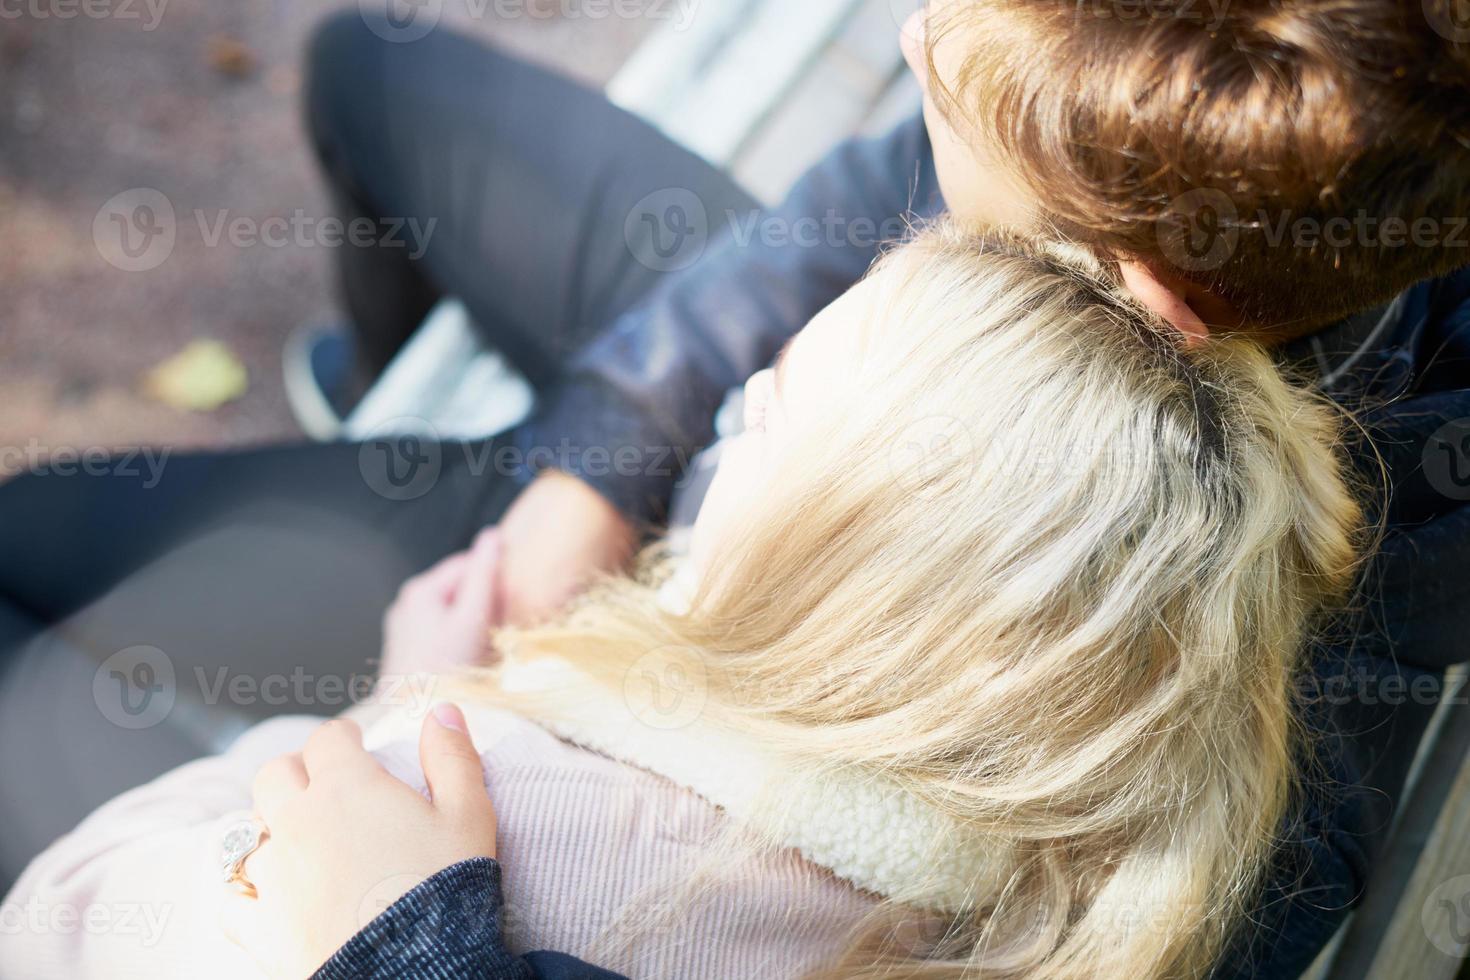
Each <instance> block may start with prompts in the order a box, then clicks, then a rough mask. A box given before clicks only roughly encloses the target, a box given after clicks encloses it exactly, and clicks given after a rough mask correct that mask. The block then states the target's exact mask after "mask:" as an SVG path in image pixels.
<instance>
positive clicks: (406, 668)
mask: <svg viewBox="0 0 1470 980" xmlns="http://www.w3.org/2000/svg"><path fill="white" fill-rule="evenodd" d="M500 542H501V536H500V533H499V531H497V530H496V529H495V528H489V529H487V530H484V531H481V532H480V536H479V537H477V538H476V539H475V543H474V545H473V546H471V547H470V549H469V550H468V551H461V552H459V553H458V554H454V555H450V556H449V557H448V558H445V559H444V560H443V561H441V562H439V564H437V565H435V566H434V567H432V568H430V569H429V570H428V571H426V572H422V573H420V574H418V575H415V576H414V577H413V578H411V579H409V580H408V581H407V582H404V583H403V587H402V588H401V589H399V590H398V597H397V598H396V599H394V600H393V605H391V606H389V607H388V612H387V613H386V614H385V615H384V617H383V662H382V664H381V666H380V667H379V671H378V672H379V674H381V675H382V676H384V677H393V676H402V675H405V674H418V673H433V674H443V673H449V672H451V671H453V670H455V669H457V668H460V667H469V666H473V665H474V664H478V663H484V662H485V661H487V660H489V659H490V658H491V656H492V653H493V651H492V650H491V648H490V628H491V626H493V625H495V624H496V623H497V622H498V621H499V618H500V616H499V611H498V609H497V606H498V601H497V596H498V595H499V593H500V583H499V578H500V555H501V546H500Z"/></svg>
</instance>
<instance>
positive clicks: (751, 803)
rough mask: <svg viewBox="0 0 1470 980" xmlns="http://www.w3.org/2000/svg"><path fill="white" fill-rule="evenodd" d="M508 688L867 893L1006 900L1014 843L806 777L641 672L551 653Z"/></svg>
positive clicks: (821, 777)
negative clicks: (546, 701)
mask: <svg viewBox="0 0 1470 980" xmlns="http://www.w3.org/2000/svg"><path fill="white" fill-rule="evenodd" d="M501 683H502V685H503V686H504V688H505V689H506V690H507V691H508V692H512V693H526V694H537V695H546V694H553V695H555V703H556V704H557V710H556V713H555V715H554V716H552V715H550V714H546V715H545V716H543V717H537V712H536V710H535V709H534V708H533V709H531V710H530V711H525V710H521V709H518V710H520V713H522V714H525V715H526V716H527V717H529V718H530V720H532V721H535V722H536V723H537V724H539V725H541V726H542V727H544V728H546V729H548V730H549V731H551V732H552V733H554V734H555V735H557V736H558V737H560V738H562V739H564V740H565V741H568V742H571V743H573V744H575V745H579V746H581V747H583V748H586V749H590V750H592V751H594V752H598V753H600V754H602V755H606V756H609V757H611V758H613V759H617V760H619V761H621V762H625V763H628V764H630V765H634V766H637V767H639V768H641V769H646V770H648V771H650V772H653V773H657V774H658V775H660V776H663V777H665V778H667V779H669V780H671V781H673V782H675V783H677V784H679V785H680V786H683V787H685V788H687V789H689V790H691V791H693V792H694V793H696V794H698V795H699V796H701V797H703V798H704V799H706V800H708V801H709V802H710V803H712V804H714V805H715V806H717V807H719V808H720V809H722V810H724V811H725V812H727V813H728V814H729V815H730V816H731V817H732V818H734V819H736V820H738V821H740V822H741V823H743V824H745V825H747V826H749V827H751V828H752V829H754V830H755V831H757V832H758V833H760V834H762V835H763V836H764V837H765V838H766V839H769V840H772V841H775V842H777V843H778V844H780V845H781V846H784V847H790V848H795V849H796V850H797V851H799V852H800V853H801V854H802V855H803V856H804V857H805V858H806V859H807V860H809V861H811V862H812V863H814V864H817V865H820V866H821V867H824V868H827V869H829V870H830V871H832V872H833V873H834V874H836V875H837V876H838V877H841V878H844V879H846V880H847V881H849V882H851V883H852V884H854V885H856V886H857V887H859V888H862V889H866V890H867V891H870V892H874V893H876V894H878V895H882V896H884V897H887V898H890V899H892V900H894V901H897V902H901V903H904V904H909V905H915V906H918V907H920V908H926V909H931V910H935V911H939V912H946V913H954V912H959V911H962V910H964V909H966V908H968V907H970V906H971V905H972V904H973V901H974V899H975V897H976V896H982V895H987V894H995V893H996V892H997V891H998V890H999V889H1000V887H1001V886H1002V885H1003V884H1004V881H1005V878H1006V876H1007V875H1008V874H1009V873H1010V870H1011V867H1012V862H1011V861H1010V860H1009V856H1010V855H1009V848H1008V845H1006V844H1004V843H1003V842H1000V841H998V840H995V839H987V838H985V837H984V836H982V835H979V834H976V833H975V832H974V831H971V830H968V829H967V828H965V827H964V826H963V825H962V824H961V823H960V822H958V821H956V820H955V819H954V818H952V817H951V816H949V815H948V814H946V813H944V812H942V811H940V810H938V809H936V808H934V807H932V806H930V805H928V804H927V803H926V802H924V801H922V800H920V799H919V798H918V797H916V796H914V795H913V794H911V793H908V792H905V791H904V790H903V789H901V788H900V787H899V786H898V784H897V783H895V782H893V781H891V780H888V779H885V778H883V777H881V776H874V775H868V774H842V773H833V772H823V773H810V772H800V771H795V770H794V769H793V768H792V767H791V766H789V765H783V764H782V763H781V762H780V761H778V760H777V759H776V758H775V757H774V756H773V755H772V754H771V753H770V752H768V751H766V750H764V749H762V747H761V746H759V745H756V744H754V742H753V741H751V740H748V739H745V738H743V737H741V736H738V735H735V734H732V733H730V732H726V731H723V730H717V729H716V727H715V726H714V725H713V724H711V723H709V722H707V721H706V720H704V718H703V717H702V712H701V711H700V707H701V706H700V705H699V704H694V703H683V704H681V703H678V702H674V701H671V702H669V703H666V704H654V703H652V702H650V701H648V699H646V698H640V696H639V692H638V691H636V690H633V689H631V686H632V685H636V684H637V683H638V681H637V679H636V678H634V677H633V676H632V675H630V679H629V685H625V688H628V689H625V690H624V691H622V692H618V691H613V690H609V689H608V688H607V687H605V686H604V685H602V684H600V683H599V682H597V681H596V680H594V679H593V678H591V677H589V676H587V675H586V674H584V673H582V672H581V671H579V670H577V669H576V668H575V667H573V666H572V665H571V664H569V663H568V662H566V661H564V660H560V659H557V658H546V657H540V658H536V659H534V660H531V661H528V662H526V663H515V664H509V665H507V666H506V667H505V668H504V669H503V670H502V672H501ZM682 696H687V697H695V696H696V695H694V694H691V693H689V692H684V694H683V695H682ZM762 801H765V805H763V804H762ZM770 801H779V802H778V805H774V806H772V805H770Z"/></svg>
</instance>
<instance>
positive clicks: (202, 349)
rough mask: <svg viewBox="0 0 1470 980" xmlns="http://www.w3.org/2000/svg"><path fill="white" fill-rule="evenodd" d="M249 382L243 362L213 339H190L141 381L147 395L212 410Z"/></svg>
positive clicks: (187, 407) (174, 404)
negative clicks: (181, 348)
mask: <svg viewBox="0 0 1470 980" xmlns="http://www.w3.org/2000/svg"><path fill="white" fill-rule="evenodd" d="M249 386H250V385H249V377H248V375H247V374H246V371H245V365H244V364H242V363H240V359H239V358H238V357H236V356H235V355H234V354H233V353H231V352H230V349H229V348H228V347H226V346H225V345H224V344H222V343H220V342H219V341H217V340H193V341H190V342H189V343H188V344H187V345H186V346H185V347H184V349H183V350H181V351H179V352H178V353H177V354H175V355H174V356H173V357H170V358H169V359H168V360H166V361H164V362H163V363H162V364H160V365H158V366H157V367H155V368H154V369H153V370H152V371H150V372H148V376H147V378H145V379H144V382H143V387H144V389H145V390H146V391H147V392H148V394H149V395H150V396H152V397H153V398H156V399H157V400H159V401H161V402H163V403H164V404H165V405H168V406H171V407H173V408H177V409H180V410H182V411H185V412H212V411H214V410H215V409H216V408H219V407H220V406H221V405H223V404H225V403H226V402H232V401H234V400H235V399H236V398H239V397H240V396H241V395H243V394H245V391H246V389H247V388H248V387H249Z"/></svg>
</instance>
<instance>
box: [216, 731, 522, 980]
mask: <svg viewBox="0 0 1470 980" xmlns="http://www.w3.org/2000/svg"><path fill="white" fill-rule="evenodd" d="M419 759H420V761H421V763H422V764H423V767H424V776H425V778H426V779H427V780H428V783H429V791H430V793H431V795H432V799H431V800H426V799H425V798H424V797H423V795H422V794H420V793H418V792H416V791H415V790H414V789H413V788H412V787H410V786H408V785H407V784H406V783H403V782H400V781H399V780H398V779H396V778H394V777H393V776H392V775H390V774H389V773H388V772H387V770H385V769H384V768H383V767H382V766H381V765H379V764H378V762H377V760H376V759H374V758H373V757H372V755H370V754H369V753H368V752H367V751H366V750H365V749H363V747H362V731H361V730H360V729H359V728H358V727H357V725H356V724H355V723H354V722H352V721H348V720H345V719H337V720H335V721H329V722H327V723H326V724H325V725H323V726H322V727H321V728H319V729H317V730H316V732H315V733H314V734H313V735H312V736H311V738H310V740H309V741H308V742H307V743H306V747H305V748H304V749H303V750H302V751H301V752H300V753H299V754H296V753H293V754H291V755H285V756H281V757H280V758H278V759H275V760H272V761H271V762H268V763H266V764H265V765H264V766H263V767H262V768H261V770H260V772H259V774H258V775H257V776H256V778H255V812H256V815H257V816H258V817H259V818H260V820H261V822H262V823H264V824H265V826H266V829H267V832H268V836H267V837H266V839H265V841H264V843H262V844H261V845H260V847H259V848H258V849H257V850H256V851H255V852H254V853H253V854H251V855H250V856H249V857H248V858H246V860H245V867H244V874H245V877H246V878H247V879H249V881H250V882H251V883H253V884H254V886H255V890H256V895H255V896H254V897H250V896H247V895H245V894H237V895H231V896H230V897H229V898H228V899H227V900H226V902H225V906H224V910H223V913H222V914H223V921H222V923H221V925H222V927H223V928H224V931H225V934H226V935H228V936H229V937H230V939H231V940H233V941H234V942H235V943H236V944H237V945H239V946H240V947H241V948H243V949H244V950H245V951H246V952H247V953H249V954H250V955H251V956H252V957H253V958H254V959H255V960H256V962H257V963H258V964H259V965H260V967H261V968H262V969H263V970H264V971H265V972H266V973H267V974H268V975H269V976H271V977H289V978H292V980H299V978H301V977H305V976H308V975H310V974H311V973H312V972H313V971H315V970H316V969H317V967H319V966H321V965H322V964H323V963H324V962H326V961H327V959H329V958H330V957H331V956H332V954H333V953H335V952H336V951H337V950H338V949H339V948H340V947H341V946H342V945H343V944H345V943H346V942H347V941H348V940H349V939H351V938H352V937H353V936H355V935H356V934H357V933H358V932H359V931H361V930H362V929H363V928H364V927H365V926H366V925H367V924H368V923H369V922H371V921H372V920H373V919H375V918H377V916H378V915H379V914H381V913H382V912H383V911H384V910H386V909H387V908H388V906H390V905H392V904H393V903H394V902H395V901H397V900H398V899H399V898H402V897H403V896H404V895H405V894H406V893H407V892H408V891H409V890H410V889H412V888H413V887H415V886H416V885H418V884H419V883H420V882H422V881H423V880H425V879H426V878H429V877H430V876H432V875H434V874H436V873H438V872H439V871H442V870H444V869H445V868H447V867H449V866H450V865H452V864H458V863H459V862H461V861H467V860H469V859H470V858H475V857H491V858H493V857H494V856H495V810H494V808H493V807H492V806H491V804H490V797H489V795H488V794H487V793H486V792H485V782H484V778H485V777H484V772H483V770H482V769H481V765H480V757H479V754H478V753H477V752H476V751H475V747H474V744H473V743H472V742H471V741H470V737H469V735H468V733H467V731H466V726H465V723H464V716H463V715H462V714H461V713H460V711H459V709H458V708H456V707H454V706H453V705H448V704H440V705H437V706H436V707H435V708H434V710H433V711H432V712H430V714H429V716H428V717H427V718H425V719H424V727H423V733H422V735H421V736H420V739H419Z"/></svg>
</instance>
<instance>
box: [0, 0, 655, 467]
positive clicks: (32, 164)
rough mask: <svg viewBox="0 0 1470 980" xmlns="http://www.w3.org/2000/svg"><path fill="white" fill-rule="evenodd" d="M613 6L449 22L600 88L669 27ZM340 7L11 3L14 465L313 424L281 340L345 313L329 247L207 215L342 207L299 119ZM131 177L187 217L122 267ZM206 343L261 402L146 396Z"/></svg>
mask: <svg viewBox="0 0 1470 980" xmlns="http://www.w3.org/2000/svg"><path fill="white" fill-rule="evenodd" d="M364 2H367V0H364ZM395 2H398V3H403V2H404V0H395ZM418 2H419V3H424V2H428V3H437V2H438V0H418ZM583 2H586V3H587V4H589V5H588V6H587V7H586V8H583V7H582V6H580V4H582V3H583ZM597 2H598V0H514V2H508V0H478V2H477V0H443V19H442V21H441V25H442V24H451V23H452V24H454V25H455V26H456V27H458V28H460V29H463V30H465V31H467V32H470V33H473V34H475V35H477V36H483V37H486V38H488V39H491V40H492V41H494V42H495V43H499V44H503V45H505V46H507V47H510V48H512V49H514V50H516V51H519V52H521V53H522V54H524V55H525V56H527V57H530V58H534V59H536V60H538V61H541V62H543V63H547V64H551V65H553V66H556V67H559V68H561V69H562V70H564V71H566V72H568V73H569V74H572V75H574V76H576V77H579V78H581V79H584V80H586V81H588V82H590V83H593V84H599V85H600V84H602V83H603V82H605V81H606V80H607V79H608V78H609V77H611V75H612V74H613V72H614V71H615V70H616V69H617V67H618V66H619V65H620V64H621V63H622V61H623V60H624V59H625V58H626V57H627V55H628V54H629V53H630V52H631V51H632V50H633V48H634V47H636V46H637V43H638V42H639V40H641V38H642V37H643V36H644V35H645V34H646V33H647V32H648V31H649V30H650V29H652V28H653V27H655V26H656V24H655V23H654V22H653V20H652V19H651V18H636V17H635V18H628V17H621V18H620V17H616V16H605V15H604V16H597V15H596V4H597ZM342 6H353V4H352V3H347V4H344V3H343V2H342V0H213V2H208V0H0V238H3V241H4V246H3V248H0V477H3V476H5V475H6V474H8V473H13V472H16V471H18V470H20V469H24V468H25V467H27V466H29V465H32V462H33V461H34V460H35V459H37V458H40V457H44V456H45V455H47V454H49V453H53V452H56V451H59V450H62V449H66V450H72V451H84V450H90V449H93V448H94V447H120V446H132V445H140V444H146V445H156V446H168V447H171V448H175V449H184V448H189V447H201V446H223V445H244V444H252V443H261V442H269V441H279V440H287V439H294V438H298V437H299V433H298V432H297V430H296V427H295V425H294V424H293V422H292V421H291V417H290V414H289V412H288V411H287V408H286V405H285V401H284V398H283V395H282V391H281V377H280V354H281V346H282V342H283V340H284V338H285V337H286V335H287V334H288V333H289V332H290V330H291V329H292V328H293V327H294V326H295V325H296V324H298V323H301V322H302V321H305V320H311V319H317V318H325V317H328V316H330V315H331V314H332V312H333V309H334V306H335V302H334V295H333V290H334V288H335V280H334V275H333V272H332V264H331V260H332V256H331V250H330V249H329V248H323V247H310V246H307V247H303V246H299V245H296V244H287V245H284V246H280V247H273V246H266V245H264V244H259V243H257V244H255V245H252V246H248V247H238V246H232V245H230V244H229V243H228V242H221V243H219V244H217V245H214V246H212V247H206V246H205V245H204V244H203V236H202V235H201V233H200V230H199V226H198V223H197V220H196V218H195V215H196V212H202V213H204V214H205V215H206V216H207V220H209V221H210V222H213V221H214V220H215V219H216V217H217V216H218V214H219V213H220V212H221V211H226V212H228V215H229V216H230V217H231V218H235V217H243V218H247V219H249V220H251V221H252V222H262V221H264V220H266V219H268V218H271V217H273V216H280V217H285V218H288V219H289V218H290V217H291V216H292V215H293V214H294V213H296V212H297V210H298V209H300V211H301V212H302V213H304V214H305V215H306V216H312V217H316V216H323V215H326V214H328V213H329V212H327V211H326V210H325V195H324V194H323V191H322V188H321V185H320V182H319V180H318V178H317V175H316V173H315V169H314V165H313V161H312V158H311V154H310V150H309V148H308V146H307V144H306V140H305V137H304V135H303V133H302V131H301V127H300V124H299V118H298V97H299V88H300V57H301V52H302V50H303V45H304V42H305V40H306V38H307V36H308V34H309V32H310V29H311V27H312V25H313V24H314V23H316V22H317V21H318V20H320V19H321V18H322V17H324V16H325V15H326V14H327V13H329V12H330V11H332V10H334V9H336V8H339V7H342ZM601 9H603V10H606V9H607V5H606V4H605V3H604V4H603V5H602V7H601ZM621 9H624V10H626V9H628V8H627V6H626V5H625V4H624V5H623V6H622V7H621ZM440 29H442V26H441V28H440ZM134 188H152V189H155V190H156V191H159V192H161V193H162V194H163V195H164V196H165V197H166V198H167V200H168V203H169V205H171V206H172V207H173V208H174V210H175V213H176V215H177V219H178V220H177V229H178V231H177V238H176V243H175V245H174V247H173V249H172V251H171V252H169V253H167V258H166V259H165V260H164V261H162V262H161V264H158V265H157V266H156V267H155V268H149V269H146V270H142V271H125V270H122V269H119V268H117V267H115V265H114V264H113V263H112V262H109V261H108V259H109V258H111V259H113V260H114V261H117V262H123V263H126V262H127V259H126V258H125V257H124V256H122V255H120V254H119V253H118V252H117V250H116V246H115V238H114V242H113V244H112V245H111V246H109V245H108V244H107V242H106V239H105V229H106V224H105V219H106V215H105V214H104V215H103V219H104V222H103V224H102V225H101V226H100V227H99V230H98V231H97V232H96V233H94V221H95V220H96V219H98V216H99V211H100V210H101V209H103V208H104V205H105V203H106V202H108V201H109V200H110V199H112V198H113V197H114V195H117V194H119V193H122V192H125V191H129V190H131V189H134ZM99 242H101V244H99ZM151 254H156V253H148V252H145V253H144V255H143V257H142V259H141V260H140V261H142V262H144V263H145V264H146V263H147V262H149V261H150V255H151ZM199 338H204V339H213V340H218V341H222V342H223V343H224V344H226V345H227V346H228V347H229V348H230V349H231V350H232V351H233V352H234V353H235V354H236V355H237V356H238V357H239V358H240V359H241V360H242V361H243V362H244V364H245V366H246V368H247V369H248V372H249V390H248V392H247V393H246V394H245V395H244V397H242V398H240V399H239V400H237V401H234V402H231V403H229V404H226V405H224V406H222V407H220V408H218V409H217V410H215V411H212V412H186V411H180V410H177V409H174V408H170V407H167V406H165V405H163V404H161V403H159V402H157V401H155V400H153V399H152V398H150V397H149V396H148V395H146V394H145V393H144V392H143V389H142V386H141V383H140V379H141V378H142V377H143V375H145V374H146V373H147V372H148V371H149V370H150V369H151V368H152V367H154V366H155V365H156V364H158V363H159V362H160V361H162V360H164V359H165V358H167V357H169V356H171V355H173V354H175V353H177V352H178V351H179V350H180V349H181V348H183V347H184V345H185V344H187V343H189V342H190V341H191V340H194V339H199Z"/></svg>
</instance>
